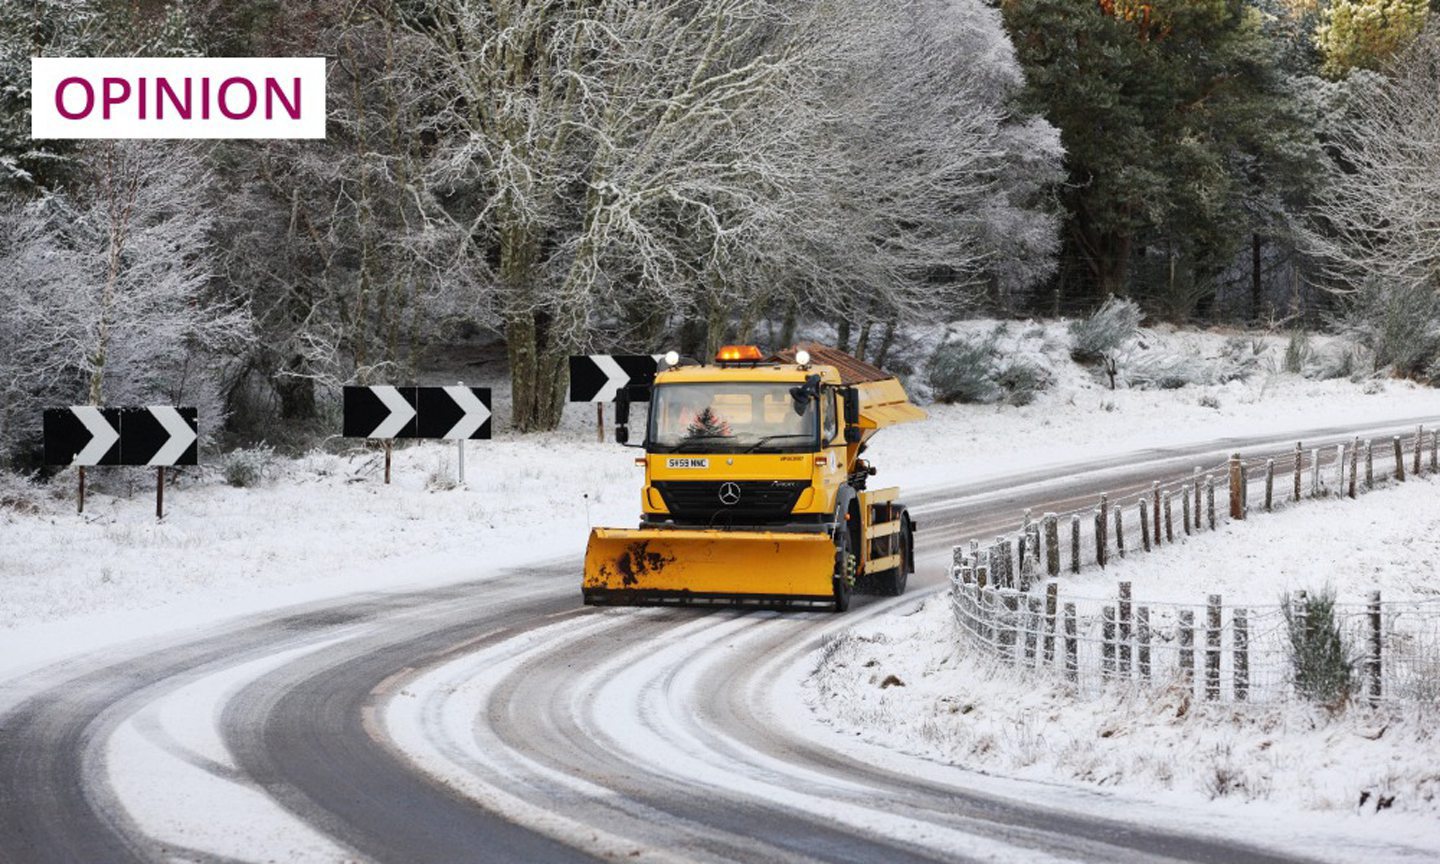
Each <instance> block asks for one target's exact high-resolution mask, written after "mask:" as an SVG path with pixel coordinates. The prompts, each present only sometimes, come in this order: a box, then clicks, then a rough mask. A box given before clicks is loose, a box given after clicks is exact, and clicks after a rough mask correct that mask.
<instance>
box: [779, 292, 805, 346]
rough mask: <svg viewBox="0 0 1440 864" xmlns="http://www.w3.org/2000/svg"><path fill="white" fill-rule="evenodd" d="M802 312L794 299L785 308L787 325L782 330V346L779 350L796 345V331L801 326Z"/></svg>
mask: <svg viewBox="0 0 1440 864" xmlns="http://www.w3.org/2000/svg"><path fill="white" fill-rule="evenodd" d="M799 317H800V310H799V308H798V304H797V303H796V302H795V301H794V300H793V299H792V300H791V301H790V302H789V303H788V304H787V305H786V306H785V323H784V324H783V325H782V326H781V328H780V344H779V345H777V346H775V347H777V348H789V347H790V346H791V345H794V344H795V329H796V327H797V326H799V323H800V322H799Z"/></svg>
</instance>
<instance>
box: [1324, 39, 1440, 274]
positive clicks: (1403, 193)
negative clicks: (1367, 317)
mask: <svg viewBox="0 0 1440 864" xmlns="http://www.w3.org/2000/svg"><path fill="white" fill-rule="evenodd" d="M1390 73H1391V74H1390V75H1389V76H1388V77H1381V76H1377V75H1368V74H1367V75H1352V76H1351V80H1350V82H1349V87H1350V90H1351V92H1350V94H1349V97H1350V98H1349V99H1347V100H1346V101H1347V104H1348V105H1349V111H1350V120H1349V122H1348V124H1347V125H1346V126H1345V128H1344V130H1343V131H1342V132H1341V134H1340V135H1338V136H1337V137H1336V139H1335V140H1334V141H1333V142H1332V143H1331V147H1332V148H1333V153H1334V155H1335V170H1334V172H1333V176H1332V178H1331V182H1330V183H1329V184H1328V185H1327V187H1326V188H1325V190H1324V191H1323V192H1322V193H1321V194H1320V195H1319V196H1318V200H1317V201H1316V204H1315V206H1314V209H1313V215H1314V217H1315V225H1314V227H1313V229H1312V230H1311V231H1309V232H1307V240H1308V241H1309V246H1310V248H1311V249H1312V250H1313V252H1314V253H1315V254H1317V255H1318V256H1320V257H1321V258H1322V259H1323V260H1324V261H1326V262H1327V264H1328V266H1329V269H1330V273H1331V275H1332V276H1334V277H1335V278H1336V279H1337V280H1339V281H1341V282H1342V284H1349V285H1360V284H1363V283H1365V282H1367V281H1369V282H1372V283H1378V284H1384V283H1390V284H1395V285H1407V286H1408V285H1418V286H1425V287H1428V288H1430V289H1431V290H1440V100H1437V99H1436V94H1437V93H1440V27H1437V26H1432V27H1430V28H1428V29H1427V30H1426V31H1425V33H1424V34H1422V35H1421V37H1420V38H1419V39H1417V40H1416V42H1415V43H1414V44H1413V45H1412V46H1411V47H1410V48H1409V49H1408V50H1406V51H1405V52H1403V53H1402V54H1401V55H1400V57H1399V58H1398V59H1397V61H1396V62H1395V64H1394V65H1393V67H1392V68H1391V70H1390Z"/></svg>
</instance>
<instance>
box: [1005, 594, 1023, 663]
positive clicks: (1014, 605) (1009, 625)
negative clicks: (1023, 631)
mask: <svg viewBox="0 0 1440 864" xmlns="http://www.w3.org/2000/svg"><path fill="white" fill-rule="evenodd" d="M1000 603H1001V605H1002V606H1003V607H1004V610H1005V611H1004V618H1003V620H1002V621H1001V622H1000V659H1001V660H1004V661H1005V662H1006V663H1014V662H1015V661H1016V659H1017V657H1016V650H1015V648H1016V644H1015V643H1016V638H1015V637H1016V636H1017V635H1018V634H1019V629H1020V616H1019V614H1018V611H1019V609H1020V594H1019V592H1017V591H1016V590H1015V589H1014V588H1001V589H1000Z"/></svg>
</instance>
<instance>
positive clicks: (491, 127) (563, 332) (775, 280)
mask: <svg viewBox="0 0 1440 864" xmlns="http://www.w3.org/2000/svg"><path fill="white" fill-rule="evenodd" d="M406 21H407V23H408V24H409V26H410V27H411V28H412V29H413V30H414V31H415V32H416V33H418V34H420V35H422V36H424V38H425V39H426V40H428V41H429V43H430V45H431V46H432V49H433V57H434V64H435V68H436V70H437V77H436V80H435V82H434V84H433V87H432V89H433V90H434V92H437V93H444V94H447V96H448V97H449V101H448V102H447V104H446V105H445V106H444V107H443V110H442V111H440V112H439V113H437V114H436V115H435V116H434V117H433V118H432V120H431V124H430V126H429V127H428V128H427V130H426V131H429V130H430V129H433V131H434V134H435V135H436V136H437V139H438V142H439V146H438V148H437V152H436V158H435V159H434V160H433V162H432V164H431V166H430V168H431V170H430V172H429V173H428V175H427V184H428V185H429V187H430V188H431V189H432V190H433V191H434V193H435V195H436V196H437V199H438V200H440V201H442V202H443V203H444V205H445V212H446V214H447V216H448V218H449V219H450V220H452V222H453V223H454V224H455V225H458V226H463V227H464V228H465V230H466V232H467V234H468V237H469V238H470V241H471V242H472V243H474V244H476V245H477V246H478V247H479V248H481V249H483V250H485V254H484V255H483V256H482V260H484V261H485V262H487V272H485V273H483V274H480V276H479V277H478V278H477V280H476V281H477V284H482V285H485V286H487V287H488V290H487V291H486V292H485V295H484V296H485V297H486V299H488V301H489V303H490V308H491V310H492V313H493V315H494V316H495V317H496V318H497V319H498V320H499V321H500V322H501V326H502V328H503V332H504V336H505V339H506V342H507V345H508V348H509V356H510V362H511V370H512V383H513V387H514V394H515V402H514V405H515V416H514V420H515V423H516V425H517V426H518V427H519V428H521V429H534V428H545V427H548V426H551V425H553V424H554V423H555V422H556V421H557V419H558V416H559V408H560V405H561V398H562V395H563V393H562V378H563V369H564V357H565V355H566V354H567V353H568V352H569V351H571V350H573V349H574V348H576V347H578V346H579V345H581V344H582V343H585V342H587V341H592V340H594V339H595V338H596V336H597V333H598V334H601V335H602V336H605V335H608V337H609V338H612V339H618V338H620V337H621V336H622V335H623V333H624V332H625V327H626V326H627V325H635V324H638V325H639V326H641V327H642V328H647V327H652V326H653V325H654V322H655V319H656V318H657V315H656V313H657V312H658V313H659V316H660V317H661V320H663V316H665V315H668V314H671V313H678V314H679V315H681V316H682V317H684V318H686V319H687V320H689V321H691V322H692V323H693V324H694V326H693V327H692V333H693V334H694V335H693V336H692V342H691V344H692V345H694V346H697V347H701V348H704V347H711V346H713V344H714V343H715V342H717V341H719V339H720V338H722V336H723V335H724V334H725V332H726V331H727V330H728V329H729V328H730V327H731V326H732V325H734V326H737V327H738V329H739V331H740V332H741V333H744V332H746V331H747V330H749V329H750V328H752V327H753V325H754V323H755V322H756V321H757V320H758V319H759V318H760V317H764V316H770V315H777V314H778V315H783V314H785V313H786V310H787V309H788V310H791V312H792V313H793V311H794V310H795V309H796V308H797V307H800V308H803V309H804V310H805V311H807V312H815V311H821V312H828V313H831V314H835V315H838V316H840V317H841V318H842V319H843V320H844V321H846V322H849V321H857V322H860V324H861V326H862V327H863V326H864V322H866V321H870V320H879V321H882V322H883V321H892V322H893V321H895V320H908V319H910V318H911V317H912V316H913V315H914V314H915V313H917V312H919V311H922V310H923V311H927V312H930V313H931V314H933V313H934V312H936V311H937V310H938V309H940V308H944V307H945V306H946V305H948V303H949V301H951V300H953V299H954V298H955V296H956V293H957V292H956V291H955V290H954V289H955V288H956V286H962V287H963V286H970V285H973V284H974V283H975V282H977V281H980V279H981V278H982V276H983V275H989V276H990V277H991V279H992V280H993V281H994V282H995V283H997V284H998V283H1005V284H1007V285H1008V284H1012V283H1022V282H1024V281H1025V280H1027V279H1029V278H1031V277H1032V276H1033V274H1035V273H1043V272H1044V271H1045V269H1046V267H1047V266H1048V257H1049V253H1050V248H1051V242H1052V241H1051V240H1050V239H1049V238H1050V236H1051V235H1050V232H1049V223H1048V221H1047V217H1046V216H1045V215H1044V214H1043V213H1037V212H1033V211H1034V209H1035V207H1034V205H1035V203H1036V202H1035V201H1034V200H1033V199H1035V198H1036V194H1037V189H1038V187H1040V186H1041V185H1043V184H1044V183H1045V182H1047V181H1048V180H1049V179H1050V178H1051V176H1052V174H1051V172H1050V170H1047V169H1053V166H1054V164H1055V162H1056V160H1057V158H1058V143H1057V142H1056V140H1055V136H1054V134H1053V132H1052V131H1051V130H1049V127H1048V126H1046V125H1045V124H1043V123H1038V122H1033V121H1027V120H1026V119H1025V118H1023V117H1017V116H1014V115H1013V114H1012V113H1011V111H1010V110H1009V107H1008V105H1007V104H1006V95H1007V91H1009V90H1013V89H1015V88H1018V85H1019V76H1018V72H1017V70H1016V69H1015V66H1014V62H1013V57H1012V55H1011V52H1010V49H1009V46H1008V43H1007V42H1006V41H1005V39H1004V35H1003V32H1002V30H1001V28H1000V27H999V23H998V19H997V17H996V16H995V13H994V11H993V10H990V9H988V8H987V7H985V6H984V4H982V3H980V2H977V0H955V2H939V0H935V2H930V0H915V2H906V3H896V4H873V3H864V2H859V0H819V2H807V3H801V4H792V3H777V2H772V0H669V2H657V3H645V4H636V3H631V2H620V0H601V2H594V3H588V4H574V5H561V4H533V3H521V2H496V3H491V4H487V5H484V6H479V5H477V4H473V3H466V2H461V0H428V2H425V3H420V4H417V5H416V6H415V7H411V8H410V11H409V14H408V17H407V18H406ZM607 329H610V331H611V332H609V333H608V334H607V333H606V331H607Z"/></svg>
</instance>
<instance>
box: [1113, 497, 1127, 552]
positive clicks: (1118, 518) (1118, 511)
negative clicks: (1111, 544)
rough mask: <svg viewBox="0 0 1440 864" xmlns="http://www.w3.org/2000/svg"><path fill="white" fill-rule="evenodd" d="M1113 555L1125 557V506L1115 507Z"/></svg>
mask: <svg viewBox="0 0 1440 864" xmlns="http://www.w3.org/2000/svg"><path fill="white" fill-rule="evenodd" d="M1115 555H1116V556H1117V557H1120V558H1124V557H1125V508H1124V507H1116V508H1115Z"/></svg>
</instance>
